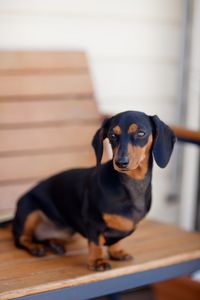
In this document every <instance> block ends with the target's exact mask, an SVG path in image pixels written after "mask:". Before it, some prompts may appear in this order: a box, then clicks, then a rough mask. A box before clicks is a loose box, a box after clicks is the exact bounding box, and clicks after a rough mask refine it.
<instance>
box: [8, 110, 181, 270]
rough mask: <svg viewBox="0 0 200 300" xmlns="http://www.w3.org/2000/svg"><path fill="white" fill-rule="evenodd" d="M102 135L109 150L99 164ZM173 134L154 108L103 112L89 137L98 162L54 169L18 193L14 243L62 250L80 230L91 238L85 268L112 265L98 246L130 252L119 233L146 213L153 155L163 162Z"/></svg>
mask: <svg viewBox="0 0 200 300" xmlns="http://www.w3.org/2000/svg"><path fill="white" fill-rule="evenodd" d="M106 138H108V140H109V142H110V144H111V147H112V152H113V158H112V160H109V161H108V162H106V163H104V164H101V159H102V155H103V141H104V139H106ZM175 140H176V138H175V135H174V133H173V131H172V130H171V129H170V128H169V127H168V126H167V125H166V124H165V123H164V122H162V121H161V120H160V119H159V118H158V116H156V115H155V116H148V115H146V114H145V113H143V112H138V111H126V112H122V113H119V114H117V115H115V116H113V117H111V118H107V119H106V120H104V122H103V124H102V126H101V128H99V129H98V130H97V132H96V134H95V135H94V137H93V141H92V146H93V148H94V151H95V154H96V166H94V167H90V168H77V169H70V170H66V171H64V172H62V173H59V174H56V175H54V176H52V177H50V178H48V179H46V180H43V181H41V182H40V183H39V184H37V185H36V186H35V187H33V188H32V189H31V190H30V191H29V192H27V193H26V194H25V195H23V196H22V197H21V198H20V199H19V201H18V203H17V208H16V213H15V217H14V220H13V235H14V240H15V244H16V246H17V247H20V248H24V249H25V250H27V251H28V252H29V253H31V254H32V255H35V256H44V255H45V254H46V253H47V252H48V251H51V252H53V253H56V254H60V255H61V254H64V253H65V243H66V239H68V238H70V236H72V235H73V234H74V233H75V232H78V233H80V234H81V235H82V236H84V237H85V238H86V239H87V240H88V247H89V257H88V267H89V269H90V270H93V271H104V270H108V269H110V268H111V266H110V263H109V261H108V260H106V259H105V258H104V257H103V251H102V249H103V246H107V247H108V257H109V258H110V259H112V260H118V261H124V260H130V259H131V258H132V257H131V255H129V254H128V253H126V252H125V251H124V250H123V249H122V248H121V247H120V240H121V239H123V238H125V237H127V236H128V235H130V234H131V233H133V232H134V231H135V229H136V226H137V224H138V222H139V221H140V220H141V219H143V218H144V217H145V215H146V214H147V213H148V211H149V209H150V206H151V180H152V167H153V157H154V160H155V161H156V163H157V165H158V166H159V167H161V168H164V167H165V166H166V165H167V163H168V161H169V159H170V156H171V154H172V150H173V147H174V143H175Z"/></svg>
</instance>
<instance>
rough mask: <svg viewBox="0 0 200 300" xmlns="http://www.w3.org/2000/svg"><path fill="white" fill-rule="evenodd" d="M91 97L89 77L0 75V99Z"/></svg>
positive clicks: (72, 75) (82, 75)
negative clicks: (54, 96) (62, 96)
mask: <svg viewBox="0 0 200 300" xmlns="http://www.w3.org/2000/svg"><path fill="white" fill-rule="evenodd" d="M72 94H74V95H88V96H90V95H92V94H93V89H92V84H91V81H90V77H89V75H88V74H87V73H86V72H85V73H83V74H82V73H80V74H73V73H72V74H50V75H41V74H37V75H17V76H9V75H4V76H3V75H1V74H0V97H14V96H16V97H28V96H40V97H44V96H45V97H48V96H52V95H57V96H59V95H72Z"/></svg>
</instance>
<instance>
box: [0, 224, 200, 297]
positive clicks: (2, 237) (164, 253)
mask: <svg viewBox="0 0 200 300" xmlns="http://www.w3.org/2000/svg"><path fill="white" fill-rule="evenodd" d="M0 244H1V245H2V246H1V252H0V269H1V272H0V298H1V299H12V298H17V297H20V296H24V295H31V294H35V293H40V292H45V291H49V290H55V289H59V288H63V287H71V286H78V285H80V284H86V283H91V282H97V281H101V280H105V279H109V278H115V277H118V276H121V275H126V274H132V273H137V272H142V271H145V270H152V269H155V268H158V267H164V266H169V265H173V264H176V263H180V262H185V261H190V260H193V259H196V258H200V235H199V234H195V233H188V232H185V231H183V230H180V229H178V228H177V227H174V226H170V225H164V224H161V223H159V222H155V221H150V220H145V221H143V222H141V224H140V225H139V227H138V229H137V230H136V232H135V233H134V234H133V235H132V236H131V237H129V238H127V239H126V240H124V244H125V249H126V250H127V251H128V252H129V253H130V254H132V255H133V256H134V260H133V261H132V262H112V270H110V271H106V272H102V273H101V272H100V273H94V272H90V271H88V270H87V268H86V260H87V251H88V250H87V243H86V241H85V240H84V239H82V238H80V237H77V238H76V239H74V240H73V241H71V242H69V243H68V252H67V254H66V255H65V256H63V257H58V256H57V257H56V256H54V255H49V256H47V257H44V258H35V257H31V256H30V255H29V254H28V253H25V252H24V251H23V250H18V249H16V248H15V247H14V245H13V241H12V238H11V233H10V231H9V230H5V229H4V230H2V229H1V230H0Z"/></svg>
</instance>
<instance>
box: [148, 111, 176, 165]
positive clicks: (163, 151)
mask: <svg viewBox="0 0 200 300" xmlns="http://www.w3.org/2000/svg"><path fill="white" fill-rule="evenodd" d="M150 118H151V120H152V122H153V127H154V131H155V132H154V144H153V155H154V159H155V161H156V163H157V165H158V166H159V167H161V168H164V167H166V165H167V164H168V162H169V159H170V157H171V154H172V150H173V148H174V143H175V141H176V137H175V134H174V133H173V131H172V130H171V128H169V127H168V126H167V125H166V124H165V123H164V122H162V121H161V120H160V119H159V118H158V116H151V117H150Z"/></svg>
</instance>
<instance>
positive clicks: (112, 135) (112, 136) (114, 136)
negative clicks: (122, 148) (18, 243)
mask: <svg viewBox="0 0 200 300" xmlns="http://www.w3.org/2000/svg"><path fill="white" fill-rule="evenodd" d="M110 139H111V140H116V139H117V135H116V134H115V133H114V132H112V133H111V134H110Z"/></svg>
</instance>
